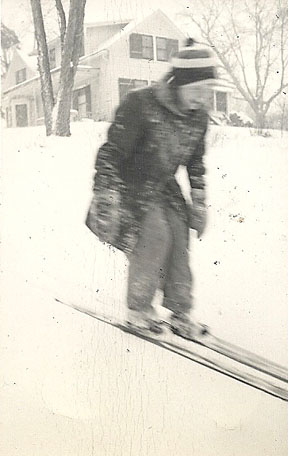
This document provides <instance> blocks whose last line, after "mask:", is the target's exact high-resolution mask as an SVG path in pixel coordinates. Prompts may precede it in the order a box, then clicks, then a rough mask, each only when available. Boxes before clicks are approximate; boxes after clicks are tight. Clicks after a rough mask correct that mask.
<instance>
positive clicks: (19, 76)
mask: <svg viewBox="0 0 288 456" xmlns="http://www.w3.org/2000/svg"><path fill="white" fill-rule="evenodd" d="M26 79H27V75H26V68H21V70H18V71H16V84H21V82H24V81H26Z"/></svg>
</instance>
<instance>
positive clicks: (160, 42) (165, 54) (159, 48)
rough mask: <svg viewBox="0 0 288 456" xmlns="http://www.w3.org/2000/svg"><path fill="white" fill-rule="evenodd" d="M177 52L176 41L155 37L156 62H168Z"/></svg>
mask: <svg viewBox="0 0 288 456" xmlns="http://www.w3.org/2000/svg"><path fill="white" fill-rule="evenodd" d="M177 51H178V40H171V39H168V38H160V37H158V36H157V37H156V53H157V60H160V61H161V62H168V60H169V58H170V57H171V55H172V54H174V52H177Z"/></svg>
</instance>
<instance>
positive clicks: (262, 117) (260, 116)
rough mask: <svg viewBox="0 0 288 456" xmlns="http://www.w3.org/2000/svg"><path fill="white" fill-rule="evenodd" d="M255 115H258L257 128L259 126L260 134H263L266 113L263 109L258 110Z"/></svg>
mask: <svg viewBox="0 0 288 456" xmlns="http://www.w3.org/2000/svg"><path fill="white" fill-rule="evenodd" d="M255 116H256V128H257V131H258V134H261V133H262V132H263V129H264V128H265V113H264V112H262V111H256V112H255Z"/></svg>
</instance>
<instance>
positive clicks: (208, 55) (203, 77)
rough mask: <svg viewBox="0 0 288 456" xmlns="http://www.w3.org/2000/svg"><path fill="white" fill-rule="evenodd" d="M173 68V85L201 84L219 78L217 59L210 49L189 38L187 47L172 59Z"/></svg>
mask: <svg viewBox="0 0 288 456" xmlns="http://www.w3.org/2000/svg"><path fill="white" fill-rule="evenodd" d="M170 63H171V65H172V67H173V76H174V78H173V84H175V85H178V86H179V85H185V84H191V83H196V82H197V83H200V82H204V81H205V82H206V83H207V82H208V81H209V82H213V80H215V79H216V78H217V73H216V58H215V56H214V53H213V52H212V51H211V50H210V49H209V48H208V47H204V46H202V45H200V44H199V43H197V42H196V41H195V40H194V39H193V38H188V39H187V41H186V46H185V47H183V48H182V49H180V50H179V51H178V52H176V53H175V54H174V55H173V56H172V58H171V59H170Z"/></svg>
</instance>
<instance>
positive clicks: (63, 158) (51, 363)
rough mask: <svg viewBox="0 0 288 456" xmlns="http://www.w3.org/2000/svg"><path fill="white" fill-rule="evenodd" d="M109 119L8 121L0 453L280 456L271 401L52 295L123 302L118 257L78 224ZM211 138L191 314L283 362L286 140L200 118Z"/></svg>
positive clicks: (278, 418) (194, 243)
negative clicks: (52, 130) (55, 130)
mask: <svg viewBox="0 0 288 456" xmlns="http://www.w3.org/2000/svg"><path fill="white" fill-rule="evenodd" d="M107 126H108V124H104V123H94V122H83V123H75V124H72V136H71V137H70V138H55V137H50V138H46V137H45V135H44V129H43V128H42V127H37V128H24V129H15V130H13V129H7V130H5V131H3V133H4V135H3V136H4V142H3V144H4V146H5V147H4V153H3V157H2V176H3V179H2V192H3V206H2V219H3V221H4V223H3V224H2V226H1V237H2V242H3V244H2V248H1V271H2V292H1V293H2V296H3V300H2V303H3V305H2V308H1V317H2V318H1V320H2V325H3V329H4V330H3V331H1V336H0V337H1V348H2V352H3V357H2V371H3V379H4V380H3V385H4V388H3V394H5V395H4V396H3V405H4V410H5V416H6V419H5V423H6V425H5V427H4V432H3V433H2V434H3V436H4V437H5V438H4V439H3V442H4V444H2V447H3V454H5V455H7V456H16V455H17V456H20V455H21V456H30V455H32V454H33V455H34V454H35V455H37V456H38V455H39V456H40V455H41V456H44V455H47V456H48V455H51V454H53V455H55V456H58V455H59V456H60V455H61V456H65V455H67V456H68V455H69V456H71V455H76V454H77V455H78V456H79V455H80V456H87V455H88V454H89V455H90V454H91V455H94V454H97V455H100V456H102V455H103V456H104V455H109V456H110V455H111V456H112V455H113V456H122V455H123V456H124V455H125V456H126V455H127V454H131V455H133V456H134V455H135V456H136V455H137V456H144V455H145V456H146V455H148V454H149V455H150V454H155V455H159V456H162V455H170V454H171V455H172V454H173V455H174V454H175V455H177V454H181V455H183V456H185V455H187V456H188V455H191V454H195V455H197V456H201V455H202V454H203V456H204V455H205V456H210V455H211V456H212V455H213V456H215V454H222V455H223V456H230V455H231V454H235V455H237V456H242V455H243V454H245V455H247V456H250V455H251V456H258V455H259V456H260V455H261V456H263V455H267V456H268V455H269V456H272V455H275V456H280V455H283V456H284V454H287V445H286V448H285V444H284V443H283V442H285V440H286V439H285V438H284V435H286V434H287V425H286V424H285V416H286V407H284V405H283V404H282V403H281V402H280V401H276V400H275V399H272V398H270V397H268V396H265V395H263V394H262V393H259V392H256V391H254V390H252V389H250V388H248V387H245V386H244V385H241V384H239V383H237V382H233V381H231V380H229V379H225V378H224V377H223V376H219V375H217V374H215V373H213V372H210V371H208V370H207V369H204V368H201V367H199V366H197V365H195V364H194V363H188V362H186V361H185V360H181V359H179V358H177V357H176V356H171V355H168V354H167V353H165V352H163V351H161V350H159V349H157V348H156V347H151V346H149V345H148V344H146V343H145V342H143V341H139V340H137V339H133V338H131V337H129V336H128V335H127V336H126V335H120V334H119V333H117V331H115V330H111V329H110V328H108V327H105V326H103V325H101V324H98V323H96V322H95V321H93V320H92V319H89V318H88V317H85V316H82V315H80V314H77V313H75V312H73V311H71V310H70V309H67V308H64V307H60V306H59V305H58V304H57V303H55V301H54V297H60V298H61V299H63V300H67V301H72V302H75V303H77V304H78V305H80V306H83V307H85V308H90V309H93V310H101V312H104V311H105V312H107V313H113V315H121V314H123V310H124V305H125V304H124V303H125V280H126V274H127V262H126V259H125V256H124V255H123V254H121V253H119V252H115V251H114V250H113V249H109V248H107V247H106V246H103V245H102V244H101V243H100V242H99V241H97V239H96V238H95V237H94V236H93V235H92V234H91V233H90V232H89V230H88V229H87V228H86V227H85V225H84V219H85V215H86V211H87V207H88V205H89V201H90V197H91V183H92V176H93V163H94V159H95V154H96V150H97V148H98V146H99V145H100V144H101V143H102V142H103V141H104V140H105V134H106V129H107ZM207 142H208V150H209V153H208V155H207V183H208V204H209V226H208V229H207V233H206V236H205V237H203V239H202V240H197V239H196V238H194V236H193V234H191V265H192V268H193V271H194V276H195V307H196V309H195V313H196V315H197V317H198V318H199V319H201V320H202V321H203V322H205V323H207V324H209V325H210V326H211V328H212V329H213V331H214V332H215V333H216V334H218V335H221V336H222V337H224V338H227V339H229V340H231V341H233V342H236V343H239V344H241V345H242V346H244V347H248V348H249V349H251V350H253V351H255V352H258V353H260V354H264V355H265V356H268V357H270V358H272V359H274V360H275V361H278V362H280V363H282V364H287V350H285V347H286V346H287V331H286V322H287V316H288V314H287V313H288V310H287V305H286V303H287V259H286V252H287V227H288V209H287V193H288V184H287V172H288V169H287V168H288V157H287V142H288V141H287V136H285V137H284V138H281V137H280V134H279V135H278V133H276V132H275V133H273V136H272V137H271V138H263V137H256V136H251V134H250V131H249V130H247V129H240V128H233V127H223V128H222V127H211V129H210V132H209V137H208V141H207ZM179 176H180V177H179V178H180V180H181V182H182V185H183V186H184V187H185V185H187V181H186V180H185V179H186V177H185V173H183V170H180V171H179ZM186 190H187V188H186ZM3 366H5V369H3ZM4 398H5V399H4ZM271 417H273V419H271ZM231 430H233V432H231ZM227 431H229V432H227ZM207 436H209V438H207ZM239 442H240V443H241V444H239ZM0 452H1V451H0Z"/></svg>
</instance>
